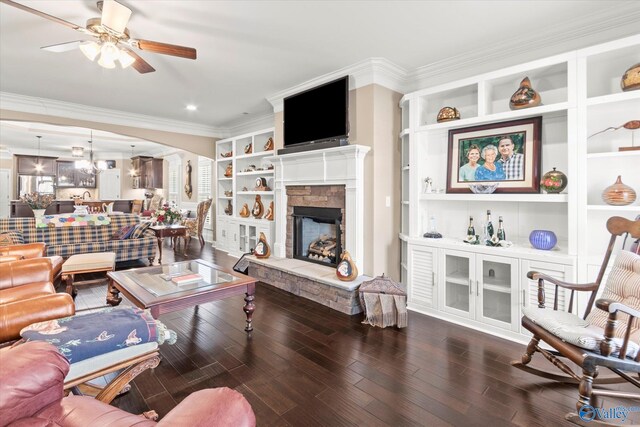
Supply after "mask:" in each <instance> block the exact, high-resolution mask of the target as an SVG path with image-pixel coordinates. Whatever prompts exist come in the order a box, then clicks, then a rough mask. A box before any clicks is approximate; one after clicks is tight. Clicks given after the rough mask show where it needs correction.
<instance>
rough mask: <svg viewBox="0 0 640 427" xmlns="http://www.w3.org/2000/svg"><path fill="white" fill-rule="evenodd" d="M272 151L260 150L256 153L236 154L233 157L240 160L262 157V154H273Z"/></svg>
mask: <svg viewBox="0 0 640 427" xmlns="http://www.w3.org/2000/svg"><path fill="white" fill-rule="evenodd" d="M273 153H274V151H273V150H269V151H260V152H258V153H251V154H243V155H241V156H236V157H235V159H236V160H242V159H250V158H252V157H264V156H267V155H273Z"/></svg>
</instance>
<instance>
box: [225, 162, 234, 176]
mask: <svg viewBox="0 0 640 427" xmlns="http://www.w3.org/2000/svg"><path fill="white" fill-rule="evenodd" d="M224 176H225V177H227V178H231V176H233V163H229V164H228V165H227V168H226V169H225V171H224Z"/></svg>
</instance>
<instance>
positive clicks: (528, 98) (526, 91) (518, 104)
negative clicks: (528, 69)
mask: <svg viewBox="0 0 640 427" xmlns="http://www.w3.org/2000/svg"><path fill="white" fill-rule="evenodd" d="M541 102H542V98H541V97H540V94H539V93H538V92H536V91H535V90H534V89H533V88H532V87H531V81H530V80H529V77H525V78H524V79H523V80H522V81H521V82H520V87H519V88H518V90H517V91H515V93H514V94H513V95H511V99H510V100H509V108H511V109H512V110H519V109H521V108H529V107H536V106H538V105H540V103H541Z"/></svg>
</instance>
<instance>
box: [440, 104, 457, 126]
mask: <svg viewBox="0 0 640 427" xmlns="http://www.w3.org/2000/svg"><path fill="white" fill-rule="evenodd" d="M451 120H460V111H458V110H457V109H456V108H454V107H443V108H442V109H440V111H439V112H438V117H437V118H436V121H437V122H438V123H442V122H449V121H451Z"/></svg>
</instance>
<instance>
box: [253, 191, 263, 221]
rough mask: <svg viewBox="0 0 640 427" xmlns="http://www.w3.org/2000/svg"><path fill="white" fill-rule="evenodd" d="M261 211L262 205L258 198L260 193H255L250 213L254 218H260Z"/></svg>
mask: <svg viewBox="0 0 640 427" xmlns="http://www.w3.org/2000/svg"><path fill="white" fill-rule="evenodd" d="M263 212H264V206H263V205H262V201H261V200H260V195H259V194H256V201H255V203H254V204H253V209H251V214H252V215H253V216H254V217H256V218H260V217H261V216H262V213H263Z"/></svg>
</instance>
